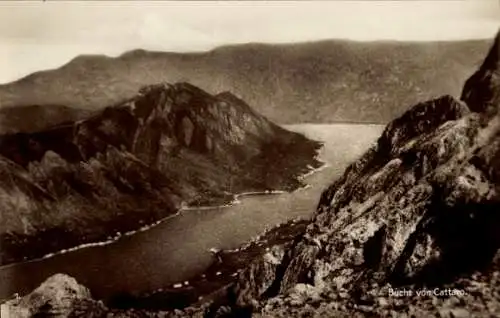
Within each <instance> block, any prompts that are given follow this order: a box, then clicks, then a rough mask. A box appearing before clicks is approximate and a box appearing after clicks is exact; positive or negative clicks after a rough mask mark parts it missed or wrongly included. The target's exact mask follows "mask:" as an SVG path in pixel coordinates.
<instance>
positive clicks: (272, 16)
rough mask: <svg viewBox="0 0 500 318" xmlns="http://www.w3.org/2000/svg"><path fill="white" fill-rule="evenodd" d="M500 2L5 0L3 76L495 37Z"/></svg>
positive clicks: (1, 7) (0, 25)
mask: <svg viewBox="0 0 500 318" xmlns="http://www.w3.org/2000/svg"><path fill="white" fill-rule="evenodd" d="M499 27H500V0H459V1H455V0H443V1H440V0H434V1H431V0H427V1H420V0H399V1H394V0H393V1H376V0H365V1H353V0H351V1H242V2H239V1H188V2H184V1H158V0H157V1H81V2H80V1H75V0H73V1H59V0H58V1H55V0H46V1H45V2H44V1H41V0H40V1H19V2H16V1H7V2H0V83H6V82H10V81H13V80H16V79H19V78H21V77H23V76H26V75H28V74H30V73H32V72H35V71H38V70H43V69H51V68H56V67H59V66H61V65H63V64H65V63H67V62H68V61H70V60H71V59H72V58H74V57H75V56H77V55H79V54H106V55H109V56H117V55H119V54H121V53H123V52H125V51H128V50H131V49H137V48H142V49H148V50H159V51H176V52H182V51H204V50H209V49H212V48H214V47H216V46H220V45H224V44H237V43H248V42H264V43H288V42H304V41H314V40H321V39H334V38H342V39H352V40H356V41H374V40H399V41H434V40H465V39H481V38H492V37H493V36H494V35H495V33H496V32H497V30H498V29H499Z"/></svg>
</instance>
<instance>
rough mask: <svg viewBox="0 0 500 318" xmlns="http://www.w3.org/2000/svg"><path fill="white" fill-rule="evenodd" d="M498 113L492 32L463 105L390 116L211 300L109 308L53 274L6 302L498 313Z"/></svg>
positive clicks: (346, 313)
mask: <svg viewBox="0 0 500 318" xmlns="http://www.w3.org/2000/svg"><path fill="white" fill-rule="evenodd" d="M499 110H500V33H499V35H498V36H497V38H496V40H495V43H494V45H493V46H492V48H491V50H490V52H489V54H488V57H487V58H486V59H485V61H484V63H483V65H482V66H481V68H480V69H479V70H478V71H477V72H476V73H475V74H474V75H473V76H472V77H471V78H470V79H469V80H468V81H467V83H466V85H465V87H464V90H463V94H462V98H461V101H457V100H454V99H453V98H452V97H450V96H444V97H442V98H438V99H435V100H431V101H428V102H424V103H421V104H418V105H416V106H415V107H413V108H412V109H411V110H409V111H408V112H406V113H405V114H403V115H402V116H401V117H399V118H398V119H396V120H394V121H393V122H391V123H390V124H389V125H388V126H387V127H386V129H385V131H384V133H383V134H382V136H381V137H380V138H379V140H378V143H377V144H376V145H375V146H374V147H373V148H372V149H370V150H368V151H367V152H366V153H365V154H364V155H363V156H362V157H361V158H360V159H359V160H357V161H356V162H354V163H353V164H352V165H351V166H350V167H349V168H348V169H347V170H346V171H345V173H344V176H343V177H342V178H340V179H339V180H337V181H335V182H334V183H333V184H332V185H331V186H330V187H329V188H328V189H327V190H326V191H325V192H324V193H323V195H322V197H321V200H320V202H319V204H318V209H317V211H316V214H315V216H314V219H313V220H312V221H311V222H310V223H309V225H308V226H307V228H306V229H305V231H303V232H302V231H297V233H296V234H297V235H296V236H295V238H294V239H289V240H287V241H285V242H277V244H274V246H273V247H272V248H270V250H269V251H267V252H266V253H264V254H263V255H262V256H259V255H260V254H259V255H257V256H256V258H255V259H254V260H253V262H252V263H251V264H250V265H249V266H247V267H246V269H245V270H244V271H242V272H240V273H239V274H238V275H237V277H235V279H234V281H233V283H231V284H230V285H229V286H228V287H227V288H225V289H223V290H222V291H220V293H219V295H217V297H213V298H212V299H211V300H210V301H209V302H206V303H204V304H200V305H197V306H193V307H189V308H185V309H184V310H177V311H163V312H162V311H147V310H122V311H116V310H114V309H109V308H107V307H106V306H105V305H104V304H102V303H100V302H96V301H93V300H91V299H89V298H88V297H87V296H88V295H87V292H86V291H85V289H84V288H83V287H81V286H77V285H73V289H74V292H71V293H66V294H65V297H66V296H67V297H66V298H64V301H62V300H61V298H62V297H63V296H60V297H59V298H57V297H56V298H50V297H49V296H50V293H49V290H51V288H54V287H53V286H57V284H54V283H53V280H54V278H51V279H49V281H47V282H46V283H44V284H43V285H42V286H41V287H40V289H41V290H36V291H34V293H32V294H31V295H28V296H26V297H23V298H21V299H20V300H18V301H12V302H10V303H9V305H8V306H10V308H11V309H12V310H17V309H19V310H26V308H28V309H29V310H33V311H32V312H31V313H35V312H40V310H41V309H40V308H41V307H43V306H45V308H47V309H49V310H52V311H57V310H59V309H60V308H61V311H60V313H61V316H68V315H69V316H72V317H75V316H81V317H88V316H93V317H106V316H118V317H188V316H190V317H250V316H255V317H365V316H388V317H410V316H411V317H497V316H499V315H500V281H499V279H500V258H499V255H498V248H499V247H500V232H499V231H498V229H499V228H500V214H499V212H500V112H499ZM57 277H60V279H62V277H61V276H57ZM51 280H52V281H51ZM62 281H63V282H69V281H71V279H70V278H68V277H64V279H62ZM63 285H64V284H63ZM37 295H38V296H37ZM40 295H42V296H40ZM45 295H48V296H47V297H46V296H45ZM69 295H76V296H69ZM34 298H35V299H43V300H44V301H43V302H38V303H37V302H34V301H33V299H34ZM40 303H43V305H42V306H40V305H39V304H40ZM57 306H59V307H57ZM68 307H69V308H70V310H65V308H68ZM33 308H37V309H33Z"/></svg>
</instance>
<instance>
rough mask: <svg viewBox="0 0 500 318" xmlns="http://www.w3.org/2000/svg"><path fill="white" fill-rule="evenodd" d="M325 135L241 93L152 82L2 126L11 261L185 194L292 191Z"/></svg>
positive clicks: (103, 231) (109, 229)
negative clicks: (29, 122)
mask: <svg viewBox="0 0 500 318" xmlns="http://www.w3.org/2000/svg"><path fill="white" fill-rule="evenodd" d="M319 147H320V144H319V143H317V142H313V141H310V140H308V139H306V138H305V137H304V136H302V135H300V134H296V133H292V132H289V131H287V130H284V129H282V128H281V127H279V126H277V125H275V124H273V123H272V122H270V121H269V120H267V119H266V118H265V117H263V116H261V115H259V114H258V113H256V112H255V111H253V110H252V109H251V108H250V107H249V106H248V105H247V104H246V103H245V102H243V101H242V100H240V99H238V98H236V97H235V96H234V95H232V94H231V93H222V94H219V95H217V96H212V95H210V94H208V93H206V92H204V91H203V90H201V89H199V88H197V87H195V86H193V85H190V84H187V83H178V84H175V85H169V84H160V85H154V86H147V87H144V88H143V89H141V91H140V92H139V94H138V95H137V96H135V97H133V98H131V99H130V100H128V101H126V102H123V103H121V104H118V105H115V106H110V107H107V108H105V109H104V110H102V111H100V112H98V113H96V114H95V115H93V116H92V117H90V118H87V119H84V120H79V121H75V122H68V123H65V124H63V125H59V126H55V127H51V128H50V129H46V130H42V131H38V132H32V133H15V134H7V135H3V136H0V174H1V175H2V178H0V179H1V180H0V198H1V200H0V212H1V213H0V216H1V221H2V222H1V224H2V225H1V226H0V238H1V243H2V249H1V263H2V264H5V263H9V262H13V261H17V260H22V259H28V258H33V257H39V256H42V255H44V254H46V253H48V252H54V251H57V250H60V249H62V248H67V247H72V246H75V245H78V244H82V243H88V242H95V241H98V240H104V239H106V238H109V237H110V236H114V235H115V234H116V233H118V234H119V233H120V232H125V231H131V230H137V229H138V228H140V227H142V226H144V225H146V224H151V223H153V222H155V221H157V220H159V219H161V218H163V217H166V216H169V215H172V214H174V213H176V212H177V211H178V209H179V208H181V207H182V206H185V205H193V206H195V205H207V204H224V203H228V202H230V201H231V200H233V194H236V193H241V192H248V191H265V190H293V189H296V188H297V187H299V186H301V185H302V184H301V182H300V181H299V180H298V177H299V176H300V175H301V174H303V173H306V172H307V171H309V170H310V168H311V166H312V167H318V166H319V164H320V163H319V162H318V161H317V160H316V159H315V156H316V152H317V150H318V149H319Z"/></svg>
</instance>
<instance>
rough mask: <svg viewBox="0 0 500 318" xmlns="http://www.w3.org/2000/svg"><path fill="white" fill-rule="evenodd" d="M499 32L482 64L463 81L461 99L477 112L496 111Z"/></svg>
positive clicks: (499, 84)
mask: <svg viewBox="0 0 500 318" xmlns="http://www.w3.org/2000/svg"><path fill="white" fill-rule="evenodd" d="M499 37H500V34H497V37H496V39H495V42H494V44H493V46H492V47H491V49H490V52H489V54H488V56H487V57H486V59H485V60H484V62H483V64H482V65H481V67H480V68H479V70H477V71H476V72H475V73H474V75H472V76H471V77H470V78H469V79H468V80H467V82H466V83H465V86H464V89H463V91H462V100H463V101H465V102H466V103H467V105H469V107H470V108H471V109H472V110H474V111H477V112H484V111H492V112H496V111H498V103H499V101H500V65H499V63H500V39H499Z"/></svg>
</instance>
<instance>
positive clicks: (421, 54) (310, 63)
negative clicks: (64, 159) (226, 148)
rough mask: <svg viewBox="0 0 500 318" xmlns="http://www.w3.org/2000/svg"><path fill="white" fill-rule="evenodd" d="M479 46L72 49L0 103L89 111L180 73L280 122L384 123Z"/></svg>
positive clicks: (449, 90)
mask: <svg viewBox="0 0 500 318" xmlns="http://www.w3.org/2000/svg"><path fill="white" fill-rule="evenodd" d="M487 46H488V43H487V41H466V42H436V43H398V42H373V43H362V42H351V41H340V40H335V41H323V42H314V43H303V44H283V45H264V44H247V45H236V46H228V47H221V48H218V49H215V50H213V51H210V52H206V53H189V54H188V53H186V54H180V53H179V54H177V53H161V52H148V51H144V50H136V51H131V52H128V53H125V54H123V55H122V56H120V57H117V58H110V57H106V56H100V55H96V56H94V55H89V56H80V57H77V58H75V59H74V60H72V61H71V62H69V63H68V64H66V65H64V66H63V67H61V68H59V69H57V70H51V71H43V72H38V73H34V74H32V75H29V76H27V77H25V78H23V79H21V80H18V81H16V82H13V83H10V84H5V85H1V86H0V108H4V107H12V106H22V105H35V104H56V105H67V106H69V107H72V108H76V109H87V110H96V109H102V107H104V106H107V105H110V104H114V103H119V102H121V101H122V100H123V98H128V97H132V96H133V95H135V92H136V91H137V90H138V89H139V88H140V87H142V86H144V85H151V84H155V83H158V82H162V81H166V82H179V81H187V82H190V83H193V84H194V85H196V86H198V87H201V88H203V89H204V90H206V91H208V92H210V93H212V94H217V93H219V92H220V91H231V92H233V93H235V94H236V95H237V96H240V97H241V98H242V99H243V100H245V101H247V102H248V103H249V105H251V106H252V107H254V108H255V109H256V110H257V111H258V112H259V113H261V114H263V115H265V116H267V117H268V118H270V119H271V120H273V121H275V122H278V123H282V124H286V123H298V122H338V121H348V122H353V121H354V122H377V123H387V122H388V121H390V120H391V119H393V118H394V117H396V116H399V115H401V114H402V113H403V112H404V111H405V110H407V109H408V107H410V106H411V105H414V104H416V103H417V102H419V101H421V100H426V99H432V98H436V97H439V96H441V95H443V94H450V95H452V96H458V95H459V94H460V89H461V83H462V82H463V81H464V80H465V79H466V77H467V76H468V75H469V74H470V73H472V71H473V70H475V69H476V67H477V66H478V65H479V64H480V62H481V59H482V57H483V55H484V52H485V51H486V50H487Z"/></svg>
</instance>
